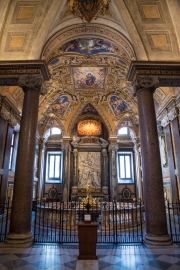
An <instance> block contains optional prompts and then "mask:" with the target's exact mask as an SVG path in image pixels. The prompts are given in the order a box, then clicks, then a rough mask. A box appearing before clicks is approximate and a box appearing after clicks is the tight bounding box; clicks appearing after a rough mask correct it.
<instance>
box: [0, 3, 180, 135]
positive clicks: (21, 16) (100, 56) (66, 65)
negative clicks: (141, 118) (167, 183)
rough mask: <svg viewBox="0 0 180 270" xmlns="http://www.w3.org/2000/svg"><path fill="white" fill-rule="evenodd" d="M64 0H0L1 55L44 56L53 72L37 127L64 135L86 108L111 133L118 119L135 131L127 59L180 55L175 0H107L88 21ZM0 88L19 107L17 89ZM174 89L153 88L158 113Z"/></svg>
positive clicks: (15, 57)
mask: <svg viewBox="0 0 180 270" xmlns="http://www.w3.org/2000/svg"><path fill="white" fill-rule="evenodd" d="M68 4H69V2H68V1H66V0H51V1H49V0H39V1H38V0H37V1H33V0H32V1H22V0H21V1H18V0H1V8H0V60H1V61H3V60H12V61H13V60H27V59H28V60H38V59H43V60H45V61H46V63H47V65H48V68H49V71H50V74H51V80H50V81H48V82H47V89H48V92H47V94H46V95H45V96H41V97H40V104H39V117H38V118H39V134H40V135H41V136H43V134H44V132H45V131H46V130H47V128H49V127H50V126H53V125H55V126H57V125H59V126H60V128H61V129H62V131H63V135H64V136H68V135H69V134H71V131H72V129H73V127H74V125H75V124H76V123H77V121H78V119H83V118H85V117H87V115H86V116H85V113H82V112H84V111H85V109H86V108H91V109H92V110H90V109H89V111H88V112H89V114H90V115H91V116H92V117H93V118H95V119H101V121H102V122H103V123H104V125H105V126H106V127H107V130H108V131H109V136H116V135H117V130H118V129H119V127H120V126H121V125H128V126H129V127H130V128H131V129H132V130H133V131H134V133H135V135H137V136H138V110H137V101H136V98H135V97H132V95H131V83H130V82H128V81H127V80H126V75H127V72H128V68H129V65H130V63H131V61H132V60H144V61H153V60H156V61H180V50H179V49H180V18H179V12H180V1H179V0H151V1H150V0H134V1H132V0H111V1H110V4H109V9H108V10H107V11H106V13H105V14H104V15H98V17H97V18H94V19H93V20H92V21H91V22H90V23H87V22H86V21H85V20H84V19H81V18H80V17H78V16H76V15H74V14H73V13H72V12H71V11H70V10H69V8H68ZM0 93H1V95H5V96H7V98H8V99H9V100H10V101H11V103H12V104H13V105H14V106H16V107H17V108H18V109H19V111H20V112H21V110H22V102H23V91H22V89H21V88H18V87H16V86H14V87H1V88H0ZM178 93H179V89H178V88H165V87H164V88H158V89H157V90H156V92H155V94H154V98H155V107H156V110H157V112H158V110H159V109H160V108H162V107H163V106H164V104H165V103H167V101H168V100H169V99H170V98H171V97H174V96H176V95H177V94H178ZM86 111H87V109H86ZM93 111H94V112H96V113H93Z"/></svg>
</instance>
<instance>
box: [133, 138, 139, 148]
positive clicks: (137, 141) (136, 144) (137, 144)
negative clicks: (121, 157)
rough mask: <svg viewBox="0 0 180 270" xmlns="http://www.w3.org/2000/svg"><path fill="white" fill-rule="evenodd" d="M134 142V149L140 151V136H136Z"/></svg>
mask: <svg viewBox="0 0 180 270" xmlns="http://www.w3.org/2000/svg"><path fill="white" fill-rule="evenodd" d="M133 143H134V150H136V151H139V148H140V139H139V137H135V138H134V140H133Z"/></svg>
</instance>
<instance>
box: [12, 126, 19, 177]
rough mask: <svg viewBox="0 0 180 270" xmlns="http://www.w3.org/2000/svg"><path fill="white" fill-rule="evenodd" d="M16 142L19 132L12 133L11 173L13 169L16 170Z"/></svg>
mask: <svg viewBox="0 0 180 270" xmlns="http://www.w3.org/2000/svg"><path fill="white" fill-rule="evenodd" d="M18 142H19V131H18V132H17V131H16V132H14V145H13V154H12V165H11V170H12V171H13V172H15V168H16V158H17V149H18Z"/></svg>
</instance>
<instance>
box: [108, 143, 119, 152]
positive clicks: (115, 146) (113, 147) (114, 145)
mask: <svg viewBox="0 0 180 270" xmlns="http://www.w3.org/2000/svg"><path fill="white" fill-rule="evenodd" d="M117 150H118V145H117V144H110V145H109V152H111V151H117Z"/></svg>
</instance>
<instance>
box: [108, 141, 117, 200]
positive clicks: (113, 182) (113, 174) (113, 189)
mask: <svg viewBox="0 0 180 270" xmlns="http://www.w3.org/2000/svg"><path fill="white" fill-rule="evenodd" d="M116 151H117V144H114V143H110V145H109V154H110V162H109V164H110V200H111V201H113V200H117V190H118V180H117V164H116V155H117V154H116Z"/></svg>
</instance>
